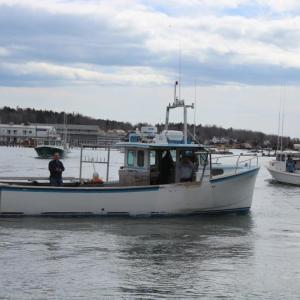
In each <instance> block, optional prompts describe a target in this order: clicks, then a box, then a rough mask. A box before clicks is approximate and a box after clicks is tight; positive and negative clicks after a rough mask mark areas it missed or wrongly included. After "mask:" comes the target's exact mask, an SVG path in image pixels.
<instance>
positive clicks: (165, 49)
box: [0, 0, 300, 137]
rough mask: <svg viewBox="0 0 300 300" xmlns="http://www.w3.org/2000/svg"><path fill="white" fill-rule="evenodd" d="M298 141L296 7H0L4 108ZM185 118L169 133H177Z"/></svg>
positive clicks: (235, 0) (208, 0)
mask: <svg viewBox="0 0 300 300" xmlns="http://www.w3.org/2000/svg"><path fill="white" fill-rule="evenodd" d="M175 80H180V97H181V98H183V99H185V101H186V103H192V102H195V103H196V109H195V111H190V112H189V122H191V123H193V122H194V119H195V120H196V123H197V124H199V123H201V124H203V125H213V124H215V125H218V126H223V127H225V128H228V127H233V128H244V129H251V130H259V131H263V132H266V133H273V134H277V132H278V114H279V108H280V103H282V105H281V106H284V120H285V121H284V134H285V135H289V136H292V137H300V130H299V126H298V124H299V115H300V105H299V100H300V85H299V83H300V1H297V0H251V1H250V0H218V1H212V0H189V1H186V0H166V1H161V0H140V1H138V0H110V1H107V0H84V1H83V0H81V1H80V0H43V1H40V0H0V106H4V105H6V106H12V107H16V106H19V107H34V108H37V109H52V110H56V111H66V112H75V113H82V114H84V115H88V116H92V117H95V118H104V119H114V120H120V121H129V122H132V123H138V122H148V123H152V124H155V123H157V122H164V119H165V107H166V105H167V104H168V103H169V102H172V101H173V100H172V99H173V90H174V82H175ZM181 120H182V111H177V112H172V113H171V121H181Z"/></svg>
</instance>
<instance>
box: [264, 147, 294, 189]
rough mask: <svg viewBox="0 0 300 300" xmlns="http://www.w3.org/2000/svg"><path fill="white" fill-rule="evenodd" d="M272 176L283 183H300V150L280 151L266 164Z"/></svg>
mask: <svg viewBox="0 0 300 300" xmlns="http://www.w3.org/2000/svg"><path fill="white" fill-rule="evenodd" d="M266 168H267V170H268V171H269V173H270V174H271V176H272V178H273V179H274V180H276V181H278V182H281V183H287V184H292V185H300V152H299V151H278V152H277V154H276V159H275V160H271V161H270V162H269V164H268V165H267V166H266Z"/></svg>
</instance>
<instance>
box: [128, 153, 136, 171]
mask: <svg viewBox="0 0 300 300" xmlns="http://www.w3.org/2000/svg"><path fill="white" fill-rule="evenodd" d="M134 154H135V152H134V151H133V150H129V151H128V153H127V165H128V166H129V167H132V166H133V165H134Z"/></svg>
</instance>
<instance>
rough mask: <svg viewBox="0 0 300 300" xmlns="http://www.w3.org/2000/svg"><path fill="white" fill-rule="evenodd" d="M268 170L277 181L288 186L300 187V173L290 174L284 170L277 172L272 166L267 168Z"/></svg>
mask: <svg viewBox="0 0 300 300" xmlns="http://www.w3.org/2000/svg"><path fill="white" fill-rule="evenodd" d="M267 170H268V171H269V173H270V174H271V176H272V177H273V179H275V180H276V181H279V182H282V183H287V184H293V185H300V173H298V172H295V173H290V172H286V171H282V170H276V169H275V168H272V167H270V166H267Z"/></svg>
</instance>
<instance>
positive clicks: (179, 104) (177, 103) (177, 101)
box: [165, 81, 194, 144]
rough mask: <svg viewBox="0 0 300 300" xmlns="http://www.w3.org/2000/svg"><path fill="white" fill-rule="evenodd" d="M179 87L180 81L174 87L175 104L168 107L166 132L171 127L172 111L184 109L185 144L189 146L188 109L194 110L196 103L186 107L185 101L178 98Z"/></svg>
mask: <svg viewBox="0 0 300 300" xmlns="http://www.w3.org/2000/svg"><path fill="white" fill-rule="evenodd" d="M177 86H178V81H175V86H174V103H173V104H170V103H169V105H168V106H167V112H166V124H165V130H168V127H169V116H170V109H174V108H177V107H183V126H184V127H183V141H184V143H185V144H187V109H188V108H192V109H193V108H194V103H192V105H186V104H185V103H184V100H183V99H182V100H180V99H179V98H178V97H177Z"/></svg>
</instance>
